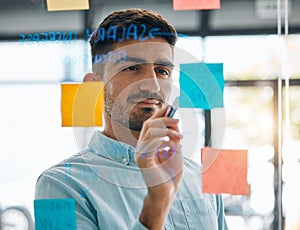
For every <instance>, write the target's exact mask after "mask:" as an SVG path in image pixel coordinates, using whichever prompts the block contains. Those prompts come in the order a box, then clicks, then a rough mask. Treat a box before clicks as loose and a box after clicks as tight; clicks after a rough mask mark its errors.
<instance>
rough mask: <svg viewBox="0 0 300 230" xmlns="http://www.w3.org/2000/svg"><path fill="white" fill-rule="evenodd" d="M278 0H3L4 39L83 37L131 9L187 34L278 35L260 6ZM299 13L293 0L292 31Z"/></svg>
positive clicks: (298, 28)
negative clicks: (51, 8) (183, 6)
mask: <svg viewBox="0 0 300 230" xmlns="http://www.w3.org/2000/svg"><path fill="white" fill-rule="evenodd" d="M274 1H277V0H221V9H219V10H202V11H200V10H191V11H174V10H173V6H172V0H90V1H89V3H90V9H89V10H81V11H60V12H48V11H47V8H46V0H0V40H2V41H8V40H9V41H13V40H18V39H19V38H20V37H19V34H20V33H24V34H28V33H41V32H47V31H70V30H72V31H75V30H77V31H78V38H80V37H82V38H83V37H85V31H86V28H89V29H91V30H93V29H95V28H96V26H97V24H98V22H99V21H100V20H101V19H102V18H103V17H104V16H105V15H106V14H108V13H109V12H111V11H114V10H118V9H123V8H130V7H138V8H147V9H151V10H155V11H157V12H158V13H160V14H162V15H163V16H164V17H165V18H166V19H167V20H169V21H170V22H171V23H172V24H173V25H174V26H175V28H176V29H177V31H178V32H179V33H182V34H185V35H197V36H209V35H211V36H216V35H256V34H276V33H277V19H276V14H274V12H273V13H272V12H270V11H268V12H264V11H263V10H265V8H266V7H261V6H266V4H267V3H268V2H269V3H270V2H274ZM264 4H265V5H264ZM299 12H300V1H299V0H293V1H292V0H290V1H289V33H292V34H294V33H300V13H299ZM282 23H284V20H283V19H282Z"/></svg>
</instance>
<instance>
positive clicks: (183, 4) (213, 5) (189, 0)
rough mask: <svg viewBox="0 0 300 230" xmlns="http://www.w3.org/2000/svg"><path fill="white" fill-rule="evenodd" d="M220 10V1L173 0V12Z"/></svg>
mask: <svg viewBox="0 0 300 230" xmlns="http://www.w3.org/2000/svg"><path fill="white" fill-rule="evenodd" d="M220 8H221V2H220V0H173V9H174V10H212V9H220Z"/></svg>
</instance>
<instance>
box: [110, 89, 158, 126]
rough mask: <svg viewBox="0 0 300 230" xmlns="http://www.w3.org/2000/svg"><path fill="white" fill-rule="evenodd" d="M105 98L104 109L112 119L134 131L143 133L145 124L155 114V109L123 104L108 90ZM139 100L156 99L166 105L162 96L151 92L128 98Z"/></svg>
mask: <svg viewBox="0 0 300 230" xmlns="http://www.w3.org/2000/svg"><path fill="white" fill-rule="evenodd" d="M104 98H105V100H104V101H105V105H104V109H105V112H106V113H107V114H108V115H109V116H110V117H111V119H112V120H115V121H117V122H118V123H120V124H122V125H123V126H125V127H127V128H129V129H130V130H133V131H141V130H142V127H143V124H144V122H145V121H146V120H148V119H149V118H150V117H151V116H152V115H153V113H154V112H155V110H154V109H153V108H140V107H138V106H134V107H131V106H128V104H127V103H124V102H121V100H120V98H119V97H117V98H116V100H115V99H114V98H113V96H112V95H111V94H110V93H109V92H108V91H107V90H105V91H104ZM139 98H140V99H144V98H155V99H157V100H159V101H160V102H161V103H160V104H162V103H164V100H163V99H162V97H161V96H160V95H158V94H156V93H149V92H140V93H138V94H134V95H130V96H129V97H128V98H127V101H128V100H130V99H139Z"/></svg>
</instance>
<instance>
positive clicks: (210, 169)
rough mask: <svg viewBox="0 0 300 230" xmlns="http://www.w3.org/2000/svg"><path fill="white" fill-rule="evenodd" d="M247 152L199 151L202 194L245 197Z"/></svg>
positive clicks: (246, 192) (209, 148)
mask: <svg viewBox="0 0 300 230" xmlns="http://www.w3.org/2000/svg"><path fill="white" fill-rule="evenodd" d="M247 153H248V151H247V150H223V149H214V148H211V147H205V148H202V150H201V158H202V159H201V160H202V191H203V193H228V194H239V195H247V194H248V193H249V186H248V183H247V167H248V163H247Z"/></svg>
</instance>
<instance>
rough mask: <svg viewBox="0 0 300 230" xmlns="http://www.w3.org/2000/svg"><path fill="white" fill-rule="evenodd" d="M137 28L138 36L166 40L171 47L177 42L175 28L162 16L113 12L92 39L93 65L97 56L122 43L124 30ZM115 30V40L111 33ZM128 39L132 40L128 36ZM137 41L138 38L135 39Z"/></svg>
mask: <svg viewBox="0 0 300 230" xmlns="http://www.w3.org/2000/svg"><path fill="white" fill-rule="evenodd" d="M132 26H135V29H136V32H137V35H138V36H141V35H143V36H145V35H148V34H149V33H150V35H153V36H150V39H151V38H154V37H159V38H163V39H165V40H166V41H167V42H168V43H169V44H170V46H171V47H173V46H174V45H175V43H176V40H177V33H176V30H175V28H174V27H173V26H172V25H171V24H170V23H169V22H167V21H166V20H165V19H164V18H163V17H162V16H161V15H159V14H158V13H156V12H153V11H150V10H146V9H135V8H134V9H126V10H119V11H115V12H112V13H111V14H109V15H108V16H106V17H105V18H104V19H103V20H102V22H101V23H100V24H99V25H98V28H97V29H96V30H95V31H94V32H93V33H92V35H91V37H90V45H91V53H92V59H93V63H94V60H95V57H96V56H97V55H101V54H106V53H108V52H109V51H112V50H113V49H114V48H115V44H116V43H118V42H120V40H119V39H120V37H121V36H122V33H123V32H124V28H125V30H126V28H129V27H132ZM111 28H113V29H114V35H115V37H114V39H112V36H111V34H109V33H111V31H112V29H111ZM127 39H132V38H130V37H128V36H127ZM135 39H136V37H135Z"/></svg>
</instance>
